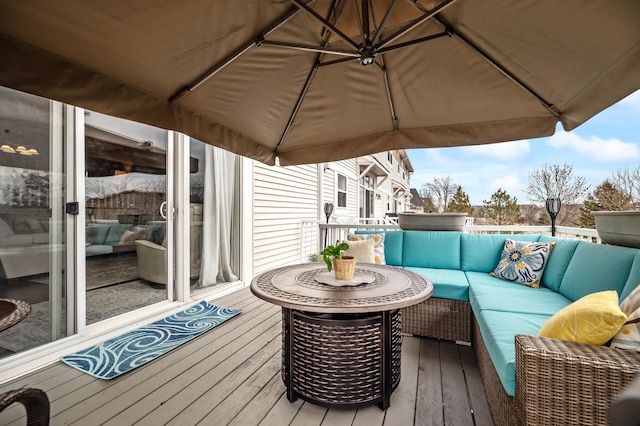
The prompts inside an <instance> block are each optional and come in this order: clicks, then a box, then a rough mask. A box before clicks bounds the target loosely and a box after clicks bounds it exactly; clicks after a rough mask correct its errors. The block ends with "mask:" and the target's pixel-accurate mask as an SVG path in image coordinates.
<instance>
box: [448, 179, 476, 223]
mask: <svg viewBox="0 0 640 426" xmlns="http://www.w3.org/2000/svg"><path fill="white" fill-rule="evenodd" d="M447 211H448V212H452V213H453V212H459V213H466V214H467V216H473V206H472V205H471V202H470V201H469V195H467V193H466V192H464V191H463V190H462V187H461V186H458V189H457V190H456V193H455V194H453V197H452V198H451V201H450V202H449V206H448V209H447Z"/></svg>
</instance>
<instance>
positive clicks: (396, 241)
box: [354, 231, 404, 266]
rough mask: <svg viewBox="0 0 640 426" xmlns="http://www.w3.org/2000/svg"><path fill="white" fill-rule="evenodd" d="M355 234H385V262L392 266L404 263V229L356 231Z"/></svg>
mask: <svg viewBox="0 0 640 426" xmlns="http://www.w3.org/2000/svg"><path fill="white" fill-rule="evenodd" d="M354 234H384V257H385V263H386V264H387V265H392V266H401V265H402V241H403V237H404V231H385V232H381V231H356V232H354Z"/></svg>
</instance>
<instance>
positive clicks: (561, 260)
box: [538, 235, 580, 291]
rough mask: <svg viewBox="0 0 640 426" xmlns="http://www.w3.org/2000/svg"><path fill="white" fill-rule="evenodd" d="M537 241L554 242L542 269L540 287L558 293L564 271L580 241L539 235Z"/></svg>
mask: <svg viewBox="0 0 640 426" xmlns="http://www.w3.org/2000/svg"><path fill="white" fill-rule="evenodd" d="M538 241H539V242H541V243H551V242H553V241H555V242H556V245H555V246H554V247H553V251H552V252H551V255H550V256H549V261H548V262H547V266H546V267H545V269H544V274H542V285H543V286H545V287H549V288H550V289H552V290H555V291H558V290H559V289H560V283H562V277H564V271H566V270H567V266H568V265H569V261H570V260H571V257H573V253H574V252H575V251H576V247H578V244H579V243H580V240H569V239H566V238H555V237H550V236H548V235H541V236H540V239H539V240H538Z"/></svg>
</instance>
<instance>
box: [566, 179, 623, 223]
mask: <svg viewBox="0 0 640 426" xmlns="http://www.w3.org/2000/svg"><path fill="white" fill-rule="evenodd" d="M632 209H633V200H632V198H631V196H630V195H629V194H627V193H625V192H623V191H621V190H620V189H619V188H618V187H617V186H616V185H615V184H614V183H613V182H611V181H610V180H609V179H606V180H605V181H604V182H602V183H601V184H600V185H598V187H597V188H596V189H595V190H594V191H593V194H589V195H588V196H587V198H586V199H585V200H584V204H583V206H582V207H581V208H580V216H579V217H578V222H577V223H576V225H578V226H579V227H580V228H592V229H594V228H595V227H596V221H595V218H594V217H593V215H592V214H591V212H593V211H602V210H614V211H619V210H632Z"/></svg>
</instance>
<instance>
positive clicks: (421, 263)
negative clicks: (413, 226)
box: [402, 231, 460, 269]
mask: <svg viewBox="0 0 640 426" xmlns="http://www.w3.org/2000/svg"><path fill="white" fill-rule="evenodd" d="M402 266H416V267H419V268H439V269H460V232H450V231H404V241H403V245H402Z"/></svg>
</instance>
